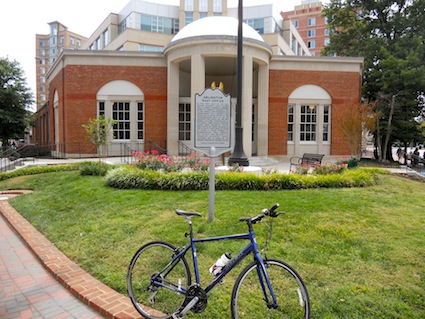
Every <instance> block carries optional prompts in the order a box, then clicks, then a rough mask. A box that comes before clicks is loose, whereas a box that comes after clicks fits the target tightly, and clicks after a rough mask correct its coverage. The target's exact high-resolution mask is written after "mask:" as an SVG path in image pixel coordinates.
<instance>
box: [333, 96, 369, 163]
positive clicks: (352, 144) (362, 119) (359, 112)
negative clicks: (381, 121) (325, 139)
mask: <svg viewBox="0 0 425 319" xmlns="http://www.w3.org/2000/svg"><path fill="white" fill-rule="evenodd" d="M375 107H376V105H375V104H369V103H355V104H352V105H349V106H347V107H345V108H344V109H343V110H342V111H341V113H340V114H341V118H340V120H339V121H338V122H337V126H338V129H339V131H340V133H341V135H342V137H343V138H344V140H345V142H346V143H347V145H348V147H349V148H350V154H352V155H355V156H357V157H359V158H360V156H361V151H362V141H363V140H364V139H365V138H366V137H365V135H367V134H368V133H369V132H371V131H373V130H374V129H375V127H376V120H377V116H376V114H377V113H376V112H375Z"/></svg>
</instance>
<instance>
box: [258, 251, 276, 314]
mask: <svg viewBox="0 0 425 319" xmlns="http://www.w3.org/2000/svg"><path fill="white" fill-rule="evenodd" d="M257 275H258V280H259V281H260V285H261V289H262V290H263V294H264V301H265V302H266V304H267V307H268V308H273V309H276V308H277V307H278V304H277V299H276V295H275V293H274V291H273V287H272V284H271V282H270V278H269V276H268V274H267V269H266V265H265V264H264V261H263V260H262V259H261V257H259V260H258V261H257ZM268 291H269V292H270V297H271V298H270V297H269V294H268Z"/></svg>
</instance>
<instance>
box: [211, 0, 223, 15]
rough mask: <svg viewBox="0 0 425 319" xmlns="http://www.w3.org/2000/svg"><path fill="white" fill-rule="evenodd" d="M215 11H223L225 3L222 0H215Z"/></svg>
mask: <svg viewBox="0 0 425 319" xmlns="http://www.w3.org/2000/svg"><path fill="white" fill-rule="evenodd" d="M213 1H214V2H213V11H214V12H222V11H223V3H222V1H221V0H213Z"/></svg>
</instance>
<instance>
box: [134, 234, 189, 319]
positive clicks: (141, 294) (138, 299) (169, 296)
mask: <svg viewBox="0 0 425 319" xmlns="http://www.w3.org/2000/svg"><path fill="white" fill-rule="evenodd" d="M176 251H177V249H176V247H174V246H173V245H171V244H169V243H167V242H163V241H154V242H150V243H147V244H146V245H144V246H142V247H140V248H139V250H138V251H137V252H136V254H135V255H134V256H133V258H132V259H131V262H130V265H129V266H128V273H127V291H128V294H129V296H130V299H131V302H132V303H133V305H134V307H135V308H136V310H137V311H138V312H139V313H140V314H141V315H142V316H143V317H144V318H147V319H168V318H171V315H172V314H173V313H175V312H177V311H178V310H179V309H180V308H181V306H182V304H183V302H184V300H185V295H184V294H182V293H177V292H175V291H173V290H171V289H167V288H163V287H159V286H153V285H152V284H151V277H152V276H153V275H155V274H158V273H159V272H160V271H161V270H162V269H163V268H164V267H166V266H167V265H168V264H169V263H170V262H171V260H172V258H173V257H174V256H175V255H176ZM161 279H162V282H163V283H166V284H167V285H170V286H173V287H178V286H180V287H181V288H184V289H187V287H189V286H190V284H191V274H190V269H189V266H188V263H187V261H186V259H185V258H184V257H182V258H180V259H179V260H178V261H177V263H175V266H174V267H173V268H172V269H171V271H169V272H167V273H166V274H165V275H164V276H163V278H161ZM152 297H153V298H152Z"/></svg>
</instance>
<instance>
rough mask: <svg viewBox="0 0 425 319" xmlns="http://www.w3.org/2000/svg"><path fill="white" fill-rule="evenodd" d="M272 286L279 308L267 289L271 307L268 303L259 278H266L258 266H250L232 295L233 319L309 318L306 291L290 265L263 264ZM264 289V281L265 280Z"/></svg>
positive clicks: (242, 274) (276, 261)
mask: <svg viewBox="0 0 425 319" xmlns="http://www.w3.org/2000/svg"><path fill="white" fill-rule="evenodd" d="M264 264H265V266H266V271H267V274H268V276H269V279H270V282H271V286H272V288H273V291H274V294H275V296H276V299H277V308H274V307H272V303H273V300H272V299H271V295H270V292H269V289H268V288H267V287H266V288H265V289H266V291H267V296H268V300H269V305H268V304H267V302H266V299H265V296H264V292H263V288H262V285H261V282H260V279H259V278H260V277H259V274H261V277H262V278H264V276H263V275H262V272H261V271H260V268H259V267H258V266H259V264H257V262H253V263H251V264H249V265H248V266H247V267H246V268H245V269H244V270H242V272H241V273H240V274H239V277H238V278H237V279H236V282H235V286H234V287H233V291H232V300H231V309H232V318H233V319H248V318H252V319H254V318H267V319H269V318H279V319H285V318H288V319H289V318H290V319H296V318H299V319H301V318H302V319H307V318H310V301H309V298H308V294H307V289H306V287H305V285H304V283H303V281H302V279H301V277H300V276H299V275H298V274H297V272H296V271H295V270H294V269H293V268H292V267H291V266H289V265H288V264H286V263H284V262H282V261H280V260H276V259H267V260H264ZM262 281H263V282H264V284H265V285H267V284H266V283H265V280H264V279H263V280H262Z"/></svg>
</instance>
